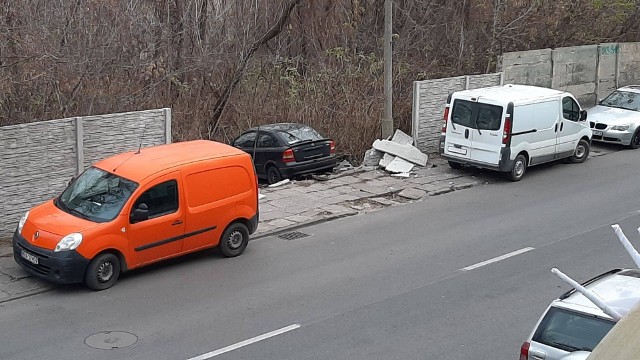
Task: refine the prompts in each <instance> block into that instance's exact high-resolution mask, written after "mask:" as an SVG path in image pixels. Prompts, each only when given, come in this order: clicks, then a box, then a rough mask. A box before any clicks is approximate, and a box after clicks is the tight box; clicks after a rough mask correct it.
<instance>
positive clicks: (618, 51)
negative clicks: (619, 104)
mask: <svg viewBox="0 0 640 360" xmlns="http://www.w3.org/2000/svg"><path fill="white" fill-rule="evenodd" d="M615 53H616V72H615V80H616V89H617V88H619V87H620V44H619V43H616V47H615Z"/></svg>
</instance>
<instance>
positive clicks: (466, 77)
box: [464, 75, 469, 90]
mask: <svg viewBox="0 0 640 360" xmlns="http://www.w3.org/2000/svg"><path fill="white" fill-rule="evenodd" d="M464 89H465V90H469V75H465V77H464Z"/></svg>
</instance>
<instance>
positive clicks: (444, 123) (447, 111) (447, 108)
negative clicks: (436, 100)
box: [442, 105, 449, 133]
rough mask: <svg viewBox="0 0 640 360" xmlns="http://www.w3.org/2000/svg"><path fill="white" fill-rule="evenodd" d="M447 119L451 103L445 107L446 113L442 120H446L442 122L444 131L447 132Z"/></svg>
mask: <svg viewBox="0 0 640 360" xmlns="http://www.w3.org/2000/svg"><path fill="white" fill-rule="evenodd" d="M447 119H449V105H447V106H445V107H444V115H442V120H444V122H443V123H442V132H443V133H445V132H447Z"/></svg>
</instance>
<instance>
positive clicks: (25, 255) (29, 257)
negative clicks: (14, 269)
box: [20, 250, 38, 265]
mask: <svg viewBox="0 0 640 360" xmlns="http://www.w3.org/2000/svg"><path fill="white" fill-rule="evenodd" d="M20 255H21V256H22V257H23V258H24V259H25V260H27V261H28V262H30V263H32V264H34V265H38V257H37V256H35V255H31V254H29V253H28V252H26V251H24V250H20Z"/></svg>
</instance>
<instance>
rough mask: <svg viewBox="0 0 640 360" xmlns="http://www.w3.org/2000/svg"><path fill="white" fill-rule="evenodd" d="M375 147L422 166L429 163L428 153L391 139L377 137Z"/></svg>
mask: <svg viewBox="0 0 640 360" xmlns="http://www.w3.org/2000/svg"><path fill="white" fill-rule="evenodd" d="M373 148H374V149H376V150H379V151H382V152H384V153H388V154H391V155H395V156H398V157H401V158H403V159H405V160H407V161H409V162H412V163H414V164H417V165H420V166H426V165H427V154H425V153H423V152H421V151H420V150H418V148H416V147H413V146H411V145H402V144H398V143H395V142H393V141H389V140H378V139H376V141H374V142H373Z"/></svg>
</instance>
